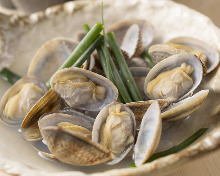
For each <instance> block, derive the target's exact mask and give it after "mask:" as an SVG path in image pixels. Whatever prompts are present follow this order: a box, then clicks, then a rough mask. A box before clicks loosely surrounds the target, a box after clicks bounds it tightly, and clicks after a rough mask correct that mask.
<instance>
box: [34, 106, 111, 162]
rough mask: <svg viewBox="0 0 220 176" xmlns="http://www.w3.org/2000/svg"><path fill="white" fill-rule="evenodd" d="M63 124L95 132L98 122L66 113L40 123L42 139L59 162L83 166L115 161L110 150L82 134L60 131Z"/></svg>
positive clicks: (77, 113)
mask: <svg viewBox="0 0 220 176" xmlns="http://www.w3.org/2000/svg"><path fill="white" fill-rule="evenodd" d="M60 122H68V123H71V124H74V125H77V126H81V127H84V128H86V129H88V130H90V131H91V130H92V125H93V123H94V119H93V118H90V117H88V116H86V115H84V114H82V113H79V112H76V111H73V110H63V111H58V112H54V113H51V114H47V115H44V116H43V117H42V118H41V119H40V120H39V124H38V125H39V128H40V131H41V134H42V137H43V139H44V140H45V142H46V144H47V146H48V149H49V150H50V152H51V153H52V154H53V155H54V157H55V158H56V159H58V160H60V161H62V162H64V163H67V164H72V165H83V166H87V165H88V166H90V165H97V164H102V163H106V162H108V161H111V160H112V159H113V155H112V154H111V152H110V151H109V150H108V149H107V148H105V147H104V146H102V145H100V144H97V143H95V142H93V141H92V140H91V139H90V138H88V137H86V136H85V135H83V133H81V132H79V131H78V130H73V129H66V128H64V127H58V126H57V125H58V124H59V123H60Z"/></svg>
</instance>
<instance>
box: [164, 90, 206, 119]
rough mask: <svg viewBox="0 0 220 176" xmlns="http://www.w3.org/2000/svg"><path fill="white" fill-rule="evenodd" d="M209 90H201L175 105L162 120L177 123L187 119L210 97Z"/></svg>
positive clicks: (166, 111)
mask: <svg viewBox="0 0 220 176" xmlns="http://www.w3.org/2000/svg"><path fill="white" fill-rule="evenodd" d="M208 93H209V90H201V91H199V92H198V93H196V94H195V95H193V96H192V97H188V98H186V99H184V100H182V101H179V102H178V103H174V104H173V105H171V106H170V107H168V109H166V110H165V112H163V113H162V114H161V115H162V119H163V120H168V121H175V120H178V119H181V118H183V117H186V116H188V115H190V114H191V113H193V112H194V111H196V110H197V109H199V108H200V107H201V106H202V103H203V102H204V101H205V99H206V97H207V96H208Z"/></svg>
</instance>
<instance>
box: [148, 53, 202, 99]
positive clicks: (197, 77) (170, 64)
mask: <svg viewBox="0 0 220 176" xmlns="http://www.w3.org/2000/svg"><path fill="white" fill-rule="evenodd" d="M182 63H186V64H188V65H191V66H192V67H193V68H194V71H193V72H192V73H191V75H190V77H191V78H192V80H193V86H192V87H191V88H190V90H188V91H187V92H186V93H184V95H181V97H179V98H178V99H183V98H185V97H187V96H188V95H190V94H191V93H193V91H194V90H195V89H196V88H197V87H198V86H199V84H200V83H201V81H202V78H203V67H202V64H201V62H200V60H199V59H198V58H197V57H196V56H195V55H193V54H190V53H183V54H176V55H173V56H170V57H168V58H166V59H164V60H162V61H161V62H159V63H158V64H157V65H155V66H154V67H153V68H152V69H151V70H150V72H149V74H148V75H147V77H146V79H145V82H144V87H145V89H144V91H145V94H146V95H147V96H148V97H149V98H150V99H153V98H152V97H151V96H150V95H149V93H148V92H147V86H148V83H149V82H150V81H151V80H153V79H154V78H156V77H157V76H158V75H159V74H160V73H162V72H165V71H168V70H172V69H174V68H176V67H180V66H181V64H182Z"/></svg>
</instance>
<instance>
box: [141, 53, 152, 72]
mask: <svg viewBox="0 0 220 176" xmlns="http://www.w3.org/2000/svg"><path fill="white" fill-rule="evenodd" d="M142 56H143V57H144V59H145V60H146V61H147V63H148V65H149V66H150V68H153V67H154V66H155V64H154V62H153V61H152V59H151V57H150V55H149V53H148V51H146V50H145V51H144V52H143V53H142Z"/></svg>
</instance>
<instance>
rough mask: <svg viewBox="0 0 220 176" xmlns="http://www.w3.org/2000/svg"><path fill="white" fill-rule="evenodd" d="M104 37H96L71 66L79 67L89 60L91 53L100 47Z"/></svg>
mask: <svg viewBox="0 0 220 176" xmlns="http://www.w3.org/2000/svg"><path fill="white" fill-rule="evenodd" d="M103 39H104V37H103V36H102V35H100V36H98V37H97V38H96V39H95V41H94V42H93V43H92V44H91V45H90V46H89V47H88V49H87V50H86V51H85V52H84V53H83V54H82V55H81V56H80V58H79V59H78V60H77V61H76V62H75V63H74V64H73V65H72V66H73V67H81V66H82V64H83V63H84V62H85V61H86V60H87V59H88V58H89V56H90V55H91V54H92V52H93V51H94V50H95V49H96V48H97V46H98V45H100V43H101V41H103Z"/></svg>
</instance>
